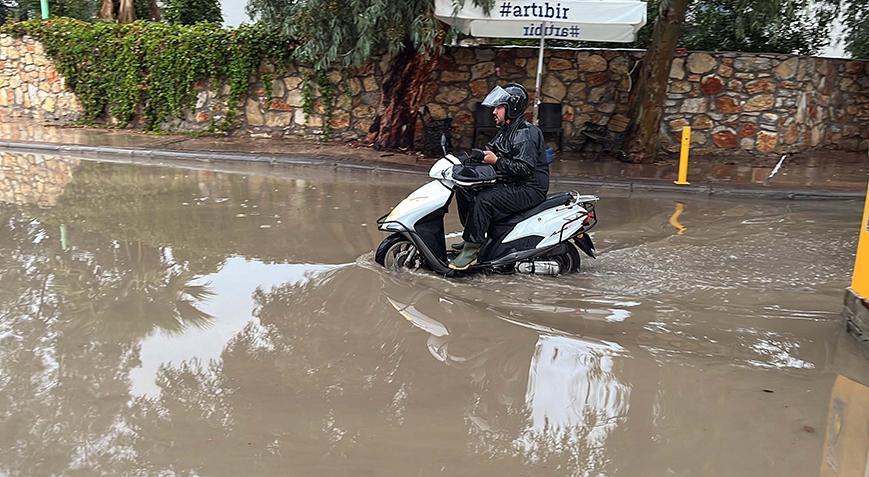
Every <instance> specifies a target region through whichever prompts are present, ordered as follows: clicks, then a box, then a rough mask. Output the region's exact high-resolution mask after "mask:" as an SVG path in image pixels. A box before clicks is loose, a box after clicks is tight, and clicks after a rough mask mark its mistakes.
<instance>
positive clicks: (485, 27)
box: [435, 0, 646, 123]
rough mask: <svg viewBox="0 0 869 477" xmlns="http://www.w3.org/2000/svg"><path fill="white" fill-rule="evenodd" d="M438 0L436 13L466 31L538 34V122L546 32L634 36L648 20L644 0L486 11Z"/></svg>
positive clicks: (593, 37) (596, 37) (505, 4)
mask: <svg viewBox="0 0 869 477" xmlns="http://www.w3.org/2000/svg"><path fill="white" fill-rule="evenodd" d="M453 2H454V0H435V17H436V18H438V19H439V20H441V21H443V22H445V23H447V24H449V25H452V26H453V28H456V29H457V30H459V31H461V32H462V33H465V34H466V35H472V36H479V37H488V38H540V53H539V55H538V58H537V82H536V94H535V98H536V100H535V102H534V122H535V123H536V122H537V115H538V109H539V108H538V106H539V105H540V102H541V100H542V99H541V98H542V94H540V85H541V81H542V78H543V48H544V44H545V41H546V38H549V39H559V40H586V41H611V42H622V43H627V42H631V41H634V39H636V36H637V31H638V30H639V29H640V28H642V27H643V25H645V24H646V2H642V1H639V0H586V1H571V0H552V1H547V0H542V1H541V0H500V1H498V2H496V3H495V5H494V6H493V7H492V10H491V12H490V15H487V14H486V13H485V12H484V11H483V8H482V7H478V6H474V5H473V1H472V0H465V5H464V6H463V7H462V8H459V9H456V8H455V6H454V4H453Z"/></svg>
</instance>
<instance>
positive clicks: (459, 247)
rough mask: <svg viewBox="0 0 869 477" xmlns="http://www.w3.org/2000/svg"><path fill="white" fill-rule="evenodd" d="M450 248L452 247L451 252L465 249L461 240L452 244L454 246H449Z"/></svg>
mask: <svg viewBox="0 0 869 477" xmlns="http://www.w3.org/2000/svg"><path fill="white" fill-rule="evenodd" d="M450 247H452V249H453V250H461V249H463V248H465V241H464V240H462V241H461V242H459V243H454V244H452V245H450Z"/></svg>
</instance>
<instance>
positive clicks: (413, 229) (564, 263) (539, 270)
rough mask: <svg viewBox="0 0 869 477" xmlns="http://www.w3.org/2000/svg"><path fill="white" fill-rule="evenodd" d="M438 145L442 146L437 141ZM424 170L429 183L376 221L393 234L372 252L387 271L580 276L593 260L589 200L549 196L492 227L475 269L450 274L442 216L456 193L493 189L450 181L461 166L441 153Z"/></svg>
mask: <svg viewBox="0 0 869 477" xmlns="http://www.w3.org/2000/svg"><path fill="white" fill-rule="evenodd" d="M442 142H443V141H442ZM444 154H445V155H444V157H443V158H441V159H439V160H438V161H437V162H436V163H435V164H434V165H433V166H432V167H431V170H429V177H431V178H433V179H434V180H433V181H431V182H429V183H427V184H425V185H423V186H422V187H420V188H419V189H417V190H416V191H414V192H413V193H411V194H410V195H409V196H408V197H407V198H405V199H404V200H402V201H401V202H400V203H399V204H398V205H397V206H395V208H394V209H392V211H391V212H390V213H388V214H386V215H384V216H383V217H380V218H379V219H377V226H378V228H379V229H380V230H382V231H384V232H392V234H391V235H389V236H388V237H386V238H385V239H384V240H383V242H381V243H380V246H378V247H377V252H376V253H375V256H374V259H375V261H376V262H377V263H379V264H380V265H382V266H384V267H386V268H390V269H397V268H411V269H417V268H426V269H430V270H432V271H434V272H435V273H438V274H441V275H445V276H455V275H457V274H460V273H469V272H488V273H515V272H519V273H534V274H543V275H558V274H562V273H573V272H576V271H577V270H579V265H580V255H579V252H578V251H577V248H579V250H582V251H583V252H584V253H585V254H586V255H588V256H590V257H592V258H594V244H593V243H592V241H591V237H589V236H588V234H587V232H588V231H589V230H590V229H591V228H592V227H594V226H595V224H597V216H596V214H595V210H594V203H595V202H596V201H598V200H599V198H598V197H597V196H594V195H580V194H579V193H577V192H562V193H557V194H550V195H549V197H547V199H546V200H545V201H544V202H543V203H541V204H540V205H538V206H536V207H534V208H531V209H529V210H526V211H524V212H520V213H517V214H515V215H512V216H510V217H507V218H506V219H504V220H501V221H499V222H495V223H493V224H492V226H491V227H490V229H489V232H488V238H487V239H486V241H485V242H484V243H483V246H482V247H481V248H480V255H479V257H478V259H477V264H476V265H474V266H472V267H471V268H469V269H468V270H465V271H463V272H458V271H456V270H453V269H451V268H449V260H450V259H451V258H453V257H454V256H455V255H456V254H457V252H453V251H450V252H449V253H448V252H447V247H446V237H445V236H444V215H445V214H446V213H447V209H448V207H449V204H450V201H451V200H452V197H453V189H454V188H455V187H474V186H477V187H478V186H480V185H481V184H485V183H493V182H495V181H496V179H494V178H493V179H490V180H487V181H485V182H484V183H479V182H476V183H465V182H462V181H461V180H458V179H456V178H454V177H453V166H456V165H460V164H462V161H461V160H460V159H459V158H457V157H456V156H454V155H452V154H449V153H447V152H446V150H444Z"/></svg>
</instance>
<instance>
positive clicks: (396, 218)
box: [380, 180, 453, 232]
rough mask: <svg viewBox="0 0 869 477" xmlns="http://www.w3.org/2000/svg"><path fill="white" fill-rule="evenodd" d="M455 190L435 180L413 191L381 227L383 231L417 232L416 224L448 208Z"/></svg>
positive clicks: (393, 210)
mask: <svg viewBox="0 0 869 477" xmlns="http://www.w3.org/2000/svg"><path fill="white" fill-rule="evenodd" d="M452 195H453V190H452V189H451V188H449V187H447V185H445V184H444V183H443V182H441V181H440V180H434V181H431V182H429V183H428V184H425V185H424V186H422V187H420V188H419V189H417V190H415V191H413V192H412V193H411V194H410V195H409V196H407V197H406V198H405V199H404V200H402V201H401V202H399V203H398V205H396V206H395V208H394V209H392V212H390V213H389V214H388V215H387V216H386V218H385V219H384V220H383V222H382V224H381V225H380V229H381V230H388V231H393V232H403V231H405V230H411V231H416V228H415V227H416V224H417V222H419V221H420V220H421V219H422V218H424V217H426V216H428V215H429V214H431V213H432V212H435V211H436V210H438V209H441V208H443V207H444V206H446V205H447V204H448V203H449V201H450V198H451V197H452Z"/></svg>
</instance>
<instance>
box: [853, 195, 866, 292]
mask: <svg viewBox="0 0 869 477" xmlns="http://www.w3.org/2000/svg"><path fill="white" fill-rule="evenodd" d="M851 289H852V290H854V291H855V292H856V293H857V294H858V295H860V296H861V297H862V298H863V299H864V300H865V299H867V298H869V186H867V187H866V204H865V205H864V206H863V221H862V222H860V238H859V239H857V259H856V260H854V275H853V277H852V279H851Z"/></svg>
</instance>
